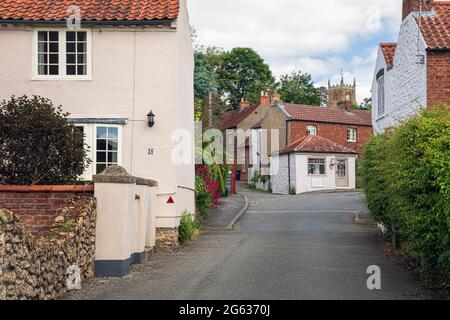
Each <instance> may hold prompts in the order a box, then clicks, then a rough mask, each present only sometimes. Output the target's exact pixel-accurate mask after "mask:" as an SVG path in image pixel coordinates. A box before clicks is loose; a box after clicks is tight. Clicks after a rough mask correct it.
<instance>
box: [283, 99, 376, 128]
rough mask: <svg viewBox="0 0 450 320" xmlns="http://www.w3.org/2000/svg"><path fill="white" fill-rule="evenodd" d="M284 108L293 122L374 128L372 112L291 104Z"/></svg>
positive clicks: (285, 105)
mask: <svg viewBox="0 0 450 320" xmlns="http://www.w3.org/2000/svg"><path fill="white" fill-rule="evenodd" d="M282 108H284V110H285V111H286V113H288V114H289V116H290V117H291V118H292V120H302V121H315V122H328V123H340V124H353V125H360V126H372V115H371V112H370V111H365V110H352V111H351V112H348V111H346V110H342V109H330V108H327V107H315V106H307V105H299V104H289V103H286V104H284V106H282Z"/></svg>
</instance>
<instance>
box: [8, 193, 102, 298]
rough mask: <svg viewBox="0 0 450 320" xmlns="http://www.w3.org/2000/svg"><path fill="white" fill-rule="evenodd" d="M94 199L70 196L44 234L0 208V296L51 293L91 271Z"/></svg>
mask: <svg viewBox="0 0 450 320" xmlns="http://www.w3.org/2000/svg"><path fill="white" fill-rule="evenodd" d="M95 223H96V201H95V198H93V197H82V198H74V199H73V200H72V201H70V203H69V204H68V205H67V206H66V207H65V208H64V209H63V210H62V212H61V214H60V215H58V216H57V217H56V218H55V219H54V221H53V224H52V225H51V226H49V229H48V231H47V232H46V233H45V234H40V235H33V234H32V233H30V232H29V231H28V230H27V227H26V225H25V224H24V223H22V222H21V221H20V219H19V218H18V217H17V215H15V214H14V213H13V212H11V211H10V210H7V209H0V299H6V300H16V299H24V300H25V299H33V300H34V299H40V300H50V299H57V298H59V297H61V296H62V295H64V294H65V293H66V292H67V291H68V290H69V289H76V288H77V287H79V285H80V282H81V281H82V280H83V279H86V278H90V277H92V276H93V275H94V271H93V266H94V260H95Z"/></svg>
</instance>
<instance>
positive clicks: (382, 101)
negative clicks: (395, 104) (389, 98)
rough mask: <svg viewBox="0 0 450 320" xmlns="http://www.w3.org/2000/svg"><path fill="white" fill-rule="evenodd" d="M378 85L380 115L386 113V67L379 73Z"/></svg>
mask: <svg viewBox="0 0 450 320" xmlns="http://www.w3.org/2000/svg"><path fill="white" fill-rule="evenodd" d="M377 87H378V105H377V107H378V116H379V117H381V116H382V115H384V112H385V109H386V106H385V94H384V69H381V70H380V71H379V72H378V74H377Z"/></svg>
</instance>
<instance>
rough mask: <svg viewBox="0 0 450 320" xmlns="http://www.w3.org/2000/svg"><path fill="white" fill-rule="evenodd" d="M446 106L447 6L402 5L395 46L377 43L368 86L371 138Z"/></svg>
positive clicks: (449, 93)
mask: <svg viewBox="0 0 450 320" xmlns="http://www.w3.org/2000/svg"><path fill="white" fill-rule="evenodd" d="M445 103H446V104H450V1H449V0H446V1H432V0H429V1H425V0H403V21H402V24H401V27H400V32H399V37H398V42H397V43H381V44H380V46H379V50H378V58H377V62H376V67H375V72H374V76H373V84H372V105H373V108H372V123H373V127H374V131H375V132H376V133H383V132H384V131H385V129H386V128H389V127H392V126H395V125H397V124H398V123H399V122H401V121H403V120H405V119H407V118H409V117H411V116H413V115H415V114H417V113H418V112H419V111H420V110H422V109H424V108H427V107H428V108H431V107H434V106H436V105H440V104H445Z"/></svg>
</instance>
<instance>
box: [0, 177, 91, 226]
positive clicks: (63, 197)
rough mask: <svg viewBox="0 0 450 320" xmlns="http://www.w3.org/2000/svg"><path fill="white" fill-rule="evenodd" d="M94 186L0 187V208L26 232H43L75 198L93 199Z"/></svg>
mask: <svg viewBox="0 0 450 320" xmlns="http://www.w3.org/2000/svg"><path fill="white" fill-rule="evenodd" d="M93 193H94V186H93V185H86V186H32V187H29V186H0V208H5V209H9V210H11V211H13V212H14V214H15V215H17V217H18V218H19V219H20V220H21V221H22V222H23V223H24V224H25V225H26V226H27V229H28V231H30V232H32V233H34V234H38V233H40V232H44V231H46V230H47V229H48V227H49V226H51V225H52V224H53V223H54V219H55V217H57V216H58V215H60V214H61V212H62V210H63V208H64V206H66V205H67V203H69V201H71V200H72V199H73V198H74V197H76V196H78V195H83V194H84V195H86V196H93Z"/></svg>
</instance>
